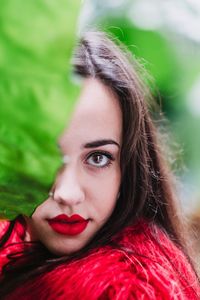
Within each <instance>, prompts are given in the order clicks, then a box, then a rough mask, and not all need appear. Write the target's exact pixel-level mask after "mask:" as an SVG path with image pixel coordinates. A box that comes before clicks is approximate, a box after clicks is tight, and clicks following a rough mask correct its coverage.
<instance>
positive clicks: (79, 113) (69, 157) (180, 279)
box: [0, 32, 200, 300]
mask: <svg viewBox="0 0 200 300" xmlns="http://www.w3.org/2000/svg"><path fill="white" fill-rule="evenodd" d="M74 68H75V72H76V74H78V75H79V76H81V77H82V79H83V88H82V92H81V94H80V98H79V100H78V102H77V105H76V108H75V110H74V113H73V115H72V118H71V121H70V124H69V126H68V127H67V128H66V129H65V130H64V132H63V133H62V135H61V137H60V139H59V145H60V149H61V153H62V155H63V166H62V168H61V169H60V171H59V173H58V175H57V178H56V180H55V183H54V185H53V187H52V189H51V191H50V193H49V197H48V199H47V200H46V201H44V202H43V203H42V204H41V205H40V206H39V207H37V208H36V209H35V211H34V212H33V214H32V216H31V217H25V216H22V215H21V216H18V217H17V218H16V219H15V220H13V221H10V222H8V221H4V222H1V225H0V226H1V241H0V242H1V250H0V258H1V259H0V272H1V277H0V279H1V284H0V298H1V299H41V300H43V299H52V300H53V299H76V300H77V299H89V300H90V299H91V300H93V299H120V300H125V299H151V300H152V299H162V300H163V299H190V300H191V299H199V297H200V287H199V282H198V279H197V276H196V273H195V271H194V268H193V266H192V264H191V262H190V259H189V256H188V255H187V251H188V249H187V248H186V244H185V242H184V238H183V235H184V234H183V233H184V232H183V228H182V227H181V226H182V225H181V222H180V220H179V214H178V211H177V208H176V199H175V196H174V193H173V188H172V183H171V180H170V174H169V172H168V169H167V166H166V164H165V162H164V160H163V158H162V155H161V150H160V148H159V146H158V142H157V139H156V130H155V128H154V125H153V123H152V120H151V117H150V115H149V112H148V109H147V104H146V101H148V94H147V92H146V88H145V87H144V85H143V84H142V82H141V80H140V79H139V76H138V74H137V67H136V66H135V65H132V63H131V62H130V60H129V58H128V55H126V54H125V53H124V51H122V50H120V48H119V47H118V46H116V45H115V44H114V43H113V42H112V41H111V40H110V39H109V38H107V37H106V36H105V34H103V33H98V32H90V33H87V34H85V36H84V37H83V38H82V40H81V41H80V43H79V45H78V47H77V49H76V52H75V56H74Z"/></svg>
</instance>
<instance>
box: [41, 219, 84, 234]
mask: <svg viewBox="0 0 200 300" xmlns="http://www.w3.org/2000/svg"><path fill="white" fill-rule="evenodd" d="M47 221H48V223H49V225H50V226H51V228H52V229H53V230H54V231H55V232H57V233H60V234H64V235H77V234H80V233H81V232H83V231H84V230H85V228H86V226H87V224H88V222H89V220H85V219H84V218H83V217H81V216H79V215H77V214H76V215H72V216H71V217H68V216H67V215H65V214H62V215H58V216H56V217H55V218H53V219H48V220H47Z"/></svg>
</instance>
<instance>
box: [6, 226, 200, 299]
mask: <svg viewBox="0 0 200 300" xmlns="http://www.w3.org/2000/svg"><path fill="white" fill-rule="evenodd" d="M7 227H8V222H2V223H0V232H4V231H5V230H6V228H7ZM0 236H1V235H0ZM23 236H24V228H23V226H22V225H21V224H20V223H18V224H16V225H15V229H14V231H13V234H12V236H11V238H10V241H9V242H14V243H16V242H19V241H22V237H23ZM114 240H115V241H116V242H118V243H120V245H121V246H122V247H123V248H124V249H126V250H117V249H114V248H112V247H111V246H106V247H99V248H98V249H95V251H94V250H93V251H92V252H91V253H90V254H88V255H87V256H86V257H84V258H81V259H79V260H76V261H74V262H71V263H65V264H63V265H61V266H59V267H56V268H55V269H54V270H53V271H50V272H48V273H46V274H43V275H40V276H38V277H37V278H36V279H34V280H33V279H32V280H29V281H27V282H26V283H24V284H23V286H21V287H19V288H18V289H17V290H15V291H14V292H13V293H12V294H11V295H10V296H7V298H6V299H7V300H11V299H12V300H15V299H16V300H19V299H20V300H25V299H27V300H35V299H38V300H46V299H48V300H64V299H69V300H79V299H80V300H86V299H87V300H95V299H99V300H106V299H113V300H131V299H139V300H140V299H141V300H146V299H148V300H153V299H162V300H165V299H166V300H169V299H171V300H176V299H179V300H186V299H189V300H193V299H200V287H199V283H198V280H197V278H196V275H195V274H194V272H193V270H192V268H191V266H190V264H189V263H188V261H187V258H186V257H185V256H184V254H183V253H182V251H180V250H179V249H178V248H177V247H176V246H175V245H174V244H173V243H172V242H171V241H170V240H169V238H168V237H167V236H166V235H165V234H164V233H163V232H162V231H161V230H160V229H159V228H158V227H157V226H156V225H152V224H149V223H147V222H144V221H140V222H138V224H137V225H135V226H134V227H127V228H126V229H125V230H123V231H122V232H121V233H120V234H118V235H117V236H116V237H115V238H114ZM13 247H17V246H11V247H5V249H2V250H1V251H0V272H1V268H2V267H3V265H4V264H5V263H6V262H7V254H8V253H10V252H12V251H13Z"/></svg>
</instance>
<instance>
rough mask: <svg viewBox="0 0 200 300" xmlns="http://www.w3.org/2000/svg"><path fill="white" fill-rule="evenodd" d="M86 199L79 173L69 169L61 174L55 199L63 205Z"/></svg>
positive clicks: (56, 187)
mask: <svg viewBox="0 0 200 300" xmlns="http://www.w3.org/2000/svg"><path fill="white" fill-rule="evenodd" d="M84 199H85V194H84V190H83V187H82V186H81V184H80V178H79V176H78V174H75V173H74V172H70V171H69V170H66V171H64V172H63V173H62V174H60V176H59V178H58V179H57V182H56V185H55V188H54V200H55V201H57V202H58V203H60V204H63V205H68V206H73V205H77V204H79V203H81V202H83V201H84Z"/></svg>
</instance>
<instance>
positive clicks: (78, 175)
mask: <svg viewBox="0 0 200 300" xmlns="http://www.w3.org/2000/svg"><path fill="white" fill-rule="evenodd" d="M121 139H122V114H121V110H120V106H119V103H118V100H117V98H116V96H115V95H114V94H113V93H112V91H111V90H110V89H109V88H108V87H106V86H105V85H103V84H102V83H101V82H99V81H98V80H96V79H91V78H89V79H85V81H84V84H83V89H82V92H81V95H80V98H79V101H78V102H77V106H76V108H75V111H74V113H73V116H72V119H71V121H70V124H69V126H68V128H66V129H65V130H64V132H63V134H62V136H61V137H60V139H59V146H60V149H61V152H62V155H63V157H64V164H63V166H62V168H61V170H60V172H59V173H58V176H57V178H56V180H55V183H54V185H53V188H52V192H53V196H51V195H50V196H49V198H48V199H47V200H46V201H45V202H43V203H42V204H41V205H40V206H38V207H37V208H36V210H35V211H34V213H33V215H32V217H31V219H30V221H29V222H30V228H31V231H32V233H33V234H34V235H36V236H37V238H38V239H39V240H40V241H41V242H42V243H43V244H44V245H45V246H46V247H47V248H48V249H49V250H50V251H51V252H53V253H55V254H56V255H65V254H71V253H73V252H75V251H78V250H80V249H81V248H82V247H84V246H85V245H86V244H87V243H88V242H89V241H90V240H91V239H92V237H93V236H94V235H95V234H96V233H97V231H98V230H99V229H100V228H101V227H102V226H103V225H104V224H105V222H106V221H107V220H108V218H109V217H110V215H111V214H112V212H113V210H114V207H115V204H116V201H117V196H118V192H119V187H120V182H121V171H120V148H121Z"/></svg>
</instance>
